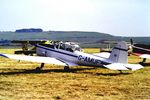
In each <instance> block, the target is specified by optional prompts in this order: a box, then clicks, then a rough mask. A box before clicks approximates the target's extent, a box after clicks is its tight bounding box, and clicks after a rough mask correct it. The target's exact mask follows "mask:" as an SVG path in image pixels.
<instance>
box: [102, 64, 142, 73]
mask: <svg viewBox="0 0 150 100" xmlns="http://www.w3.org/2000/svg"><path fill="white" fill-rule="evenodd" d="M104 67H106V68H108V69H111V70H133V71H134V70H138V69H141V68H143V66H142V65H140V64H121V63H112V64H108V65H104Z"/></svg>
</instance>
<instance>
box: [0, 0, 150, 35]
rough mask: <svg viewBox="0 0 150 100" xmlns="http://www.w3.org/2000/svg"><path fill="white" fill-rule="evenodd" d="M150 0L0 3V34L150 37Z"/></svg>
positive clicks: (17, 0) (21, 0) (14, 0)
mask: <svg viewBox="0 0 150 100" xmlns="http://www.w3.org/2000/svg"><path fill="white" fill-rule="evenodd" d="M149 6H150V0H0V31H15V30H16V29H22V28H42V29H43V30H45V31H49V30H55V31H94V32H103V33H109V34H111V35H116V36H150V7H149Z"/></svg>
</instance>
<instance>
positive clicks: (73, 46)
mask: <svg viewBox="0 0 150 100" xmlns="http://www.w3.org/2000/svg"><path fill="white" fill-rule="evenodd" d="M40 45H42V46H46V47H49V48H53V49H62V50H65V51H70V52H74V51H82V49H81V48H80V46H79V45H78V43H75V42H62V41H53V42H45V43H44V44H40Z"/></svg>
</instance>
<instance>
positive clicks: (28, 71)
mask: <svg viewBox="0 0 150 100" xmlns="http://www.w3.org/2000/svg"><path fill="white" fill-rule="evenodd" d="M93 69H97V68H90V67H89V68H72V69H70V70H69V71H65V70H64V69H44V70H41V71H36V70H35V69H13V71H9V72H0V75H19V74H41V73H50V72H57V73H84V74H91V75H96V76H118V75H129V74H131V73H128V72H122V73H120V72H115V73H110V72H109V73H94V72H80V71H82V70H93ZM78 71H79V72H78Z"/></svg>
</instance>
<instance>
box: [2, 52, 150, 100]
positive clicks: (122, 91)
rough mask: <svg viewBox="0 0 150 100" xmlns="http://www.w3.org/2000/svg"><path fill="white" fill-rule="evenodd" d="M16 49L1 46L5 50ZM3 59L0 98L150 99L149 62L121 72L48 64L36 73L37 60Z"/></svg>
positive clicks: (132, 61)
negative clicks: (132, 69) (66, 68)
mask: <svg viewBox="0 0 150 100" xmlns="http://www.w3.org/2000/svg"><path fill="white" fill-rule="evenodd" d="M13 51H14V49H11V50H8V49H1V50H0V52H3V53H7V52H9V53H13ZM85 51H86V52H93V51H94V52H95V51H96V52H97V51H98V50H96V49H94V50H92V49H89V50H88V49H86V50H85ZM0 59H1V60H0V100H1V99H2V100H20V99H21V100H53V99H54V100H57V99H58V100H59V99H61V100H101V99H104V100H112V99H113V100H133V99H139V100H141V99H150V95H149V93H150V65H147V66H145V68H144V69H141V70H138V71H135V72H131V71H125V72H124V73H123V74H120V73H119V72H118V71H111V70H108V69H95V68H89V67H84V66H82V67H79V66H77V67H73V68H72V70H71V72H64V71H63V67H62V66H52V65H48V64H47V65H46V67H45V68H44V70H43V71H42V72H41V73H36V72H35V71H34V70H33V69H34V68H36V67H37V66H38V65H39V64H37V63H31V62H23V61H21V62H19V63H18V61H15V60H9V59H5V58H0ZM140 60H141V59H139V58H137V57H135V56H130V57H129V62H130V63H137V62H139V61H140ZM148 62H150V61H148Z"/></svg>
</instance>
